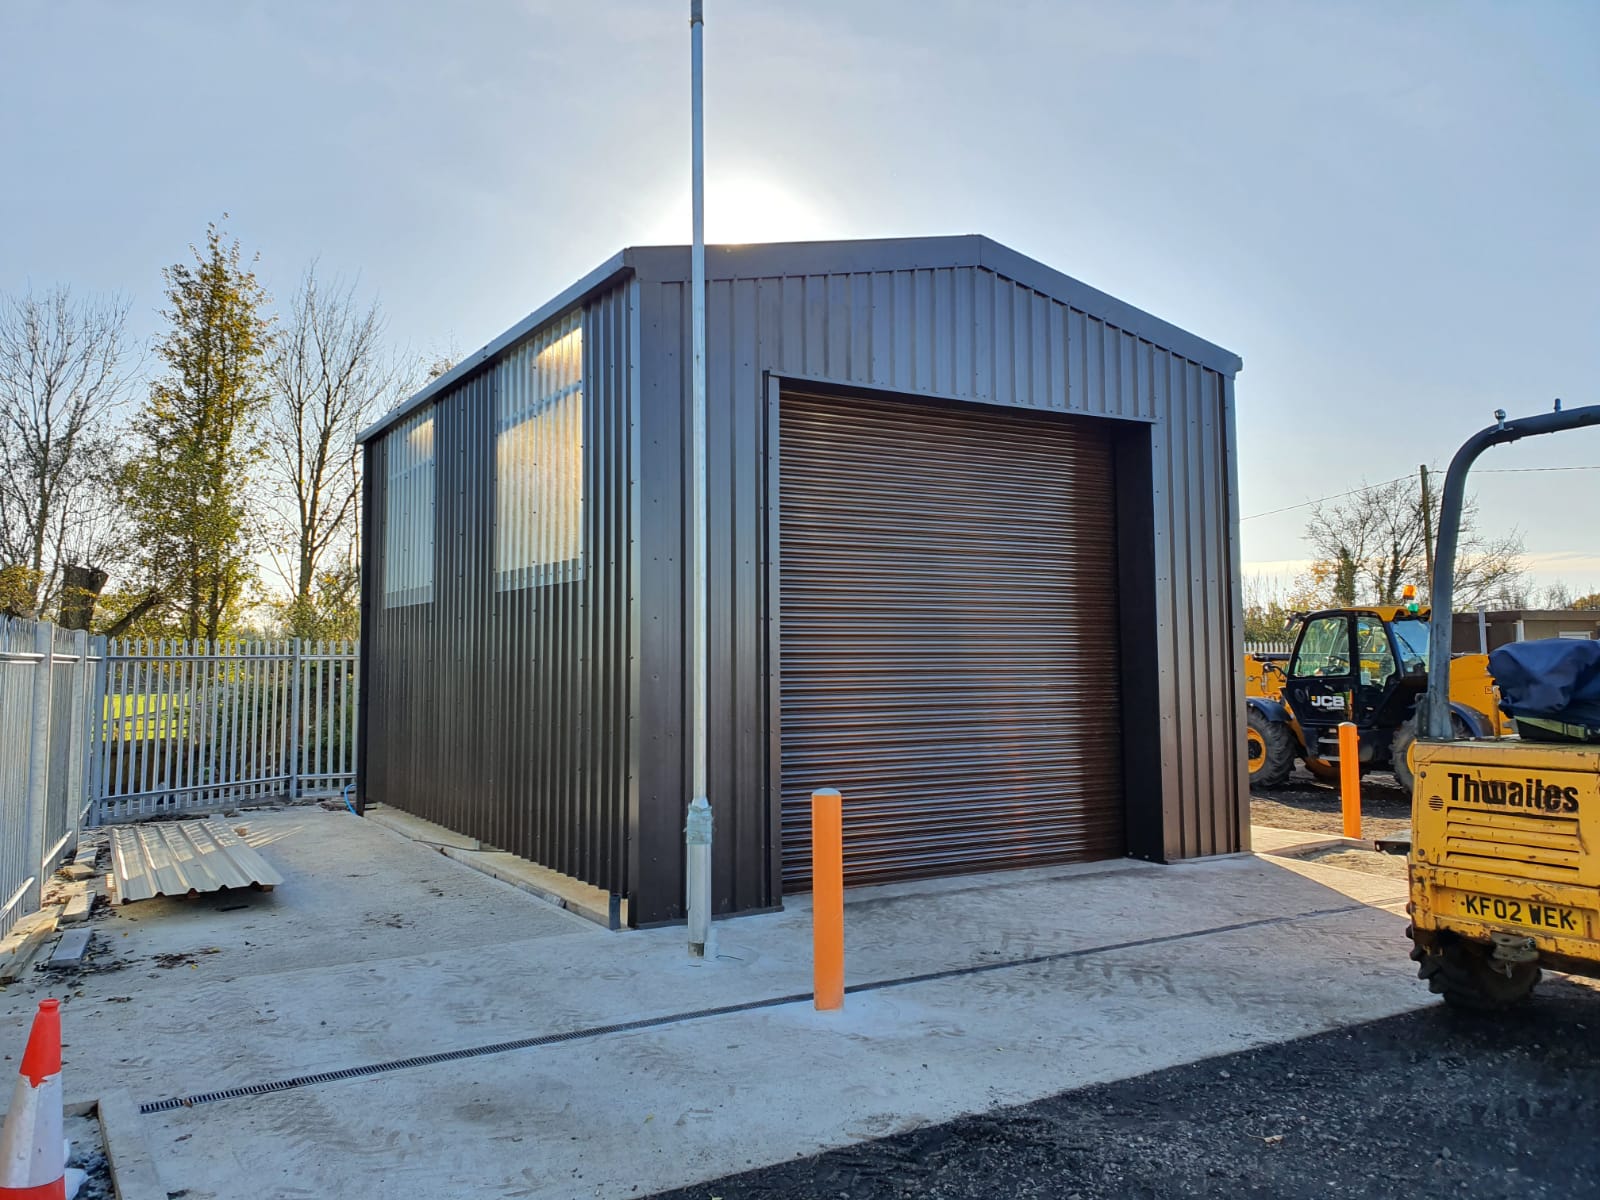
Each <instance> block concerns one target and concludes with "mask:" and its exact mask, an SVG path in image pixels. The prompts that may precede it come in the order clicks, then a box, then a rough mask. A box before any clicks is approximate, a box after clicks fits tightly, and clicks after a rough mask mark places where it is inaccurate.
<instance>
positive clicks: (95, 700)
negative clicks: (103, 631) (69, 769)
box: [83, 637, 111, 829]
mask: <svg viewBox="0 0 1600 1200" xmlns="http://www.w3.org/2000/svg"><path fill="white" fill-rule="evenodd" d="M88 653H89V654H91V655H93V656H94V657H95V659H96V662H95V664H94V674H93V675H92V676H91V677H90V683H89V700H88V703H87V704H86V705H85V706H84V713H83V721H84V727H85V728H86V729H88V731H89V737H88V743H87V745H88V751H89V765H88V767H87V770H88V772H89V782H88V786H89V828H91V829H94V828H97V827H98V826H99V824H100V805H101V804H102V803H104V801H105V793H106V763H105V741H106V682H107V673H108V672H109V670H110V664H108V663H107V662H106V657H107V656H108V655H109V654H110V653H111V646H110V643H109V642H108V641H107V639H106V638H104V637H95V638H89V639H88Z"/></svg>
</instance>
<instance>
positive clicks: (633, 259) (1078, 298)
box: [358, 234, 1244, 442]
mask: <svg viewBox="0 0 1600 1200" xmlns="http://www.w3.org/2000/svg"><path fill="white" fill-rule="evenodd" d="M950 267H977V268H981V269H983V270H988V271H992V272H993V273H994V274H996V275H998V276H1001V277H1003V278H1005V279H1010V280H1013V281H1014V282H1016V283H1019V284H1022V285H1023V286H1024V287H1028V288H1031V289H1032V290H1034V291H1036V292H1038V293H1040V294H1041V295H1044V296H1049V297H1050V298H1051V299H1054V300H1058V301H1060V302H1061V303H1062V304H1066V305H1068V306H1070V307H1072V308H1075V309H1078V310H1080V311H1081V312H1085V313H1087V314H1089V315H1090V316H1093V317H1097V318H1099V319H1100V320H1102V321H1105V322H1106V323H1107V324H1109V325H1113V326H1115V327H1117V328H1118V329H1122V330H1125V331H1126V332H1128V333H1131V334H1133V335H1134V336H1136V337H1140V338H1143V339H1145V340H1146V341H1149V342H1152V343H1154V344H1155V345H1157V346H1160V347H1161V348H1162V349H1164V350H1170V351H1172V352H1173V353H1175V354H1179V355H1182V356H1183V357H1184V358H1187V359H1190V360H1191V361H1193V362H1196V363H1199V364H1200V365H1201V366H1203V367H1208V368H1210V369H1211V370H1213V371H1217V372H1219V373H1220V374H1223V375H1228V376H1233V375H1236V374H1237V373H1238V372H1239V371H1240V370H1242V369H1243V366H1244V363H1243V361H1242V360H1241V359H1240V358H1239V356H1238V355H1237V354H1234V353H1233V352H1232V351H1230V350H1224V349H1223V348H1222V347H1221V346H1218V345H1216V344H1215V343H1212V342H1208V341H1206V340H1205V339H1204V338H1201V337H1198V336H1196V335H1195V334H1192V333H1189V332H1188V331H1187V330H1184V329H1180V328H1179V327H1178V326H1176V325H1174V324H1172V323H1171V322H1169V321H1163V320H1162V319H1161V318H1160V317H1157V316H1153V315H1152V314H1150V313H1147V312H1145V311H1144V310H1143V309H1140V308H1135V307H1134V306H1133V305H1131V304H1129V303H1127V302H1126V301H1123V300H1118V299H1117V298H1116V297H1115V296H1112V295H1110V294H1108V293H1106V292H1102V291H1100V290H1099V289H1098V288H1093V287H1090V286H1089V285H1088V284H1086V283H1082V282H1080V281H1079V280H1076V279H1074V278H1072V277H1071V276H1070V275H1065V274H1063V273H1062V272H1060V271H1057V270H1055V269H1054V268H1053V267H1047V266H1045V265H1044V264H1043V263H1041V262H1039V261H1038V260H1037V259H1033V258H1029V257H1028V256H1027V255H1025V254H1021V253H1018V252H1017V251H1015V250H1013V249H1011V248H1010V247H1009V246H1003V245H1001V244H1000V243H999V242H997V241H995V240H994V239H993V238H989V237H985V236H983V235H982V234H962V235H957V236H952V237H920V238H872V239H863V240H849V241H830V242H760V243H754V244H751V245H742V246H707V247H706V278H707V280H716V279H748V278H752V277H758V276H759V277H769V276H783V275H826V274H836V273H843V272H868V271H908V270H916V269H928V268H950ZM630 277H636V278H639V279H642V280H645V281H648V282H659V283H664V282H673V281H679V280H686V279H688V278H689V247H688V246H631V247H629V248H627V249H625V250H622V251H620V252H619V253H617V254H614V255H612V256H611V257H610V258H609V259H607V260H606V261H605V262H603V263H601V264H600V265H599V266H598V267H596V268H595V269H594V270H593V271H590V272H589V273H588V274H587V275H585V276H584V277H583V278H582V279H580V280H578V281H577V282H576V283H574V284H573V285H572V286H571V287H569V288H567V289H565V290H564V291H562V292H561V293H560V294H559V295H557V296H555V297H552V298H551V299H550V300H549V301H547V302H546V303H544V304H542V305H540V306H539V307H538V308H536V309H534V310H533V312H531V313H529V314H528V315H527V316H526V317H524V318H523V319H522V320H520V321H518V322H517V323H516V324H515V325H513V326H512V327H511V328H510V329H507V330H506V331H505V332H504V333H502V334H501V335H500V336H499V337H496V338H495V339H493V340H492V341H490V342H489V343H488V344H487V345H485V346H483V347H482V348H481V349H479V350H476V351H474V352H473V353H472V354H469V355H467V356H466V357H464V358H463V359H462V360H461V361H460V362H458V363H457V364H456V365H455V366H453V367H452V368H450V370H448V371H446V372H445V373H444V374H443V375H441V376H439V377H438V378H437V379H434V380H431V381H430V382H429V383H428V384H427V386H426V387H424V388H422V389H421V390H420V391H418V392H416V393H415V394H414V395H412V396H411V397H409V398H408V399H407V400H405V401H404V402H403V403H401V404H399V405H397V406H396V407H394V408H393V409H391V410H389V412H387V413H385V414H384V415H383V416H382V417H380V418H379V419H378V420H377V421H375V422H373V423H372V424H371V425H369V426H368V427H367V428H366V429H363V430H362V431H361V433H360V434H359V435H358V438H359V440H360V441H362V442H366V441H369V440H370V439H372V438H374V437H376V436H377V435H378V434H380V433H382V432H383V431H384V430H385V429H387V428H389V426H391V425H393V424H394V423H395V422H397V421H399V420H400V419H401V418H403V417H405V416H406V415H407V414H409V413H411V412H412V411H414V410H415V409H417V408H419V407H421V406H422V405H424V404H426V403H427V402H428V401H429V400H430V399H432V398H433V397H434V396H436V395H437V394H438V393H440V392H442V391H445V390H446V389H448V388H450V387H452V386H453V385H454V384H456V383H457V382H458V381H460V380H461V379H463V378H464V377H465V376H467V375H468V374H470V373H471V372H473V371H475V370H477V369H478V368H479V367H481V366H483V365H484V364H485V363H487V362H492V361H493V360H494V359H496V358H497V357H499V355H500V354H501V352H502V351H504V350H506V349H508V348H509V347H511V346H512V345H515V344H516V343H517V342H519V341H521V340H522V339H523V338H524V337H526V336H527V335H528V334H530V333H532V332H533V331H534V330H536V329H538V328H539V327H540V326H541V325H543V324H545V323H546V322H548V321H550V320H552V319H554V318H555V317H558V316H560V315H561V314H562V313H564V312H566V311H567V310H568V309H570V308H572V307H573V306H575V305H578V304H581V303H583V302H584V301H585V300H587V299H588V298H589V297H590V296H592V295H595V294H596V293H598V292H602V291H605V290H607V289H608V288H610V287H613V286H615V284H616V283H617V282H619V281H620V280H622V279H626V278H630Z"/></svg>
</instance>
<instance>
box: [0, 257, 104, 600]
mask: <svg viewBox="0 0 1600 1200" xmlns="http://www.w3.org/2000/svg"><path fill="white" fill-rule="evenodd" d="M127 314H128V305H127V302H126V301H124V300H121V299H119V298H107V299H96V298H90V299H85V300H79V299H75V298H74V297H73V295H72V293H71V291H70V289H68V288H66V287H57V288H54V289H52V290H51V291H49V292H47V293H45V294H44V295H43V296H35V295H34V294H33V293H31V292H29V293H27V294H24V295H22V296H19V297H12V296H0V577H3V580H4V595H0V606H3V607H4V608H5V609H6V610H7V611H10V612H12V613H15V614H18V615H26V616H37V615H39V614H40V613H41V612H42V611H44V610H45V609H46V608H47V607H48V606H49V605H51V604H52V603H54V602H56V601H57V600H58V599H60V598H61V592H62V572H63V568H66V567H72V566H80V567H84V568H87V569H89V570H90V571H91V572H92V573H91V574H90V575H79V576H78V577H77V579H78V582H77V584H76V586H77V587H78V588H79V589H80V590H81V589H82V587H84V586H85V584H86V582H87V581H88V580H91V579H96V578H98V580H99V584H100V586H103V584H104V577H103V575H102V574H101V573H100V572H99V570H98V569H99V568H101V567H103V566H104V565H105V561H106V559H107V558H108V557H109V556H110V555H111V554H112V553H113V550H114V547H115V546H116V544H117V542H118V540H119V539H118V535H117V532H116V530H117V522H116V520H115V518H114V512H115V508H114V505H115V487H114V480H115V476H116V470H117V466H116V455H115V442H114V439H113V437H112V433H111V428H110V426H111V420H112V415H113V409H114V408H115V406H116V404H117V402H118V400H119V399H120V398H121V396H122V394H123V391H124V389H125V388H126V386H127V383H128V373H127V357H128V354H127V345H126V333H125V330H126V323H127ZM75 599H76V600H80V601H81V597H76V598H75ZM90 611H92V598H91V603H90Z"/></svg>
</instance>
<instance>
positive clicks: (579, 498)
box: [364, 288, 633, 893]
mask: <svg viewBox="0 0 1600 1200" xmlns="http://www.w3.org/2000/svg"><path fill="white" fill-rule="evenodd" d="M630 320H631V316H630V312H629V304H628V291H627V289H626V288H620V289H617V290H615V291H613V292H609V293H605V294H602V295H601V296H599V297H597V298H596V299H594V300H592V301H590V302H589V303H588V304H587V305H586V306H585V307H584V308H581V309H573V310H570V311H569V312H567V313H564V314H562V315H561V316H559V317H557V318H555V319H554V320H552V321H550V322H548V323H547V324H546V325H544V326H542V327H541V328H539V329H537V330H534V331H532V332H530V333H529V334H528V336H527V337H526V338H524V339H523V340H522V341H521V342H519V343H517V344H515V345H512V346H509V347H507V348H506V349H505V350H504V351H502V352H501V353H500V355H499V356H498V358H497V360H496V361H495V362H493V363H492V364H489V365H488V366H486V368H485V369H483V370H480V371H477V372H475V373H474V374H472V375H469V376H467V377H466V378H464V379H463V380H461V381H460V382H459V383H457V384H456V385H455V386H453V387H452V388H450V389H449V390H447V391H445V392H443V393H441V394H440V395H439V396H438V397H437V398H436V399H435V402H434V403H433V404H432V405H431V406H429V407H428V408H425V409H422V410H419V411H418V412H417V413H416V414H413V415H412V416H410V417H408V418H407V420H406V421H405V422H403V423H401V424H398V425H396V426H395V427H394V428H392V429H390V430H388V431H386V432H385V433H384V434H383V435H382V436H381V438H380V439H379V442H378V445H377V446H376V453H375V454H374V468H375V471H374V473H375V474H376V475H378V476H380V478H379V479H376V480H374V481H372V482H373V484H374V486H375V493H374V504H373V522H374V523H375V524H376V525H378V526H380V527H381V528H377V529H374V530H372V531H370V532H369V534H368V537H367V544H368V546H369V547H370V548H372V549H373V550H375V551H376V552H378V553H380V554H382V555H383V556H384V557H385V561H384V562H382V563H379V564H377V565H376V567H375V570H374V572H373V575H374V577H375V578H378V579H385V580H387V579H389V578H391V577H392V576H393V574H394V573H395V572H398V573H399V576H400V578H401V579H403V580H404V581H405V582H406V583H407V585H408V590H407V591H406V592H405V593H404V594H403V595H401V596H386V597H384V598H380V599H379V601H378V602H377V603H375V604H374V605H373V608H372V613H371V617H372V626H373V628H372V630H371V637H370V639H369V642H368V653H369V654H370V655H371V660H370V663H369V666H368V669H369V671H370V679H369V684H370V688H371V693H372V694H371V696H369V697H367V698H365V700H364V702H365V703H366V704H367V705H368V708H367V716H366V721H367V731H368V733H367V736H368V740H369V750H368V759H367V762H368V766H367V774H368V781H369V786H368V788H367V796H368V798H369V799H370V800H371V801H374V802H379V803H386V804H392V805H394V806H396V807H398V808H403V809H406V810H407V811H410V812H414V813H416V814H418V815H419V816H423V817H426V818H427V819H429V820H432V821H436V822H438V823H440V824H443V825H446V826H449V827H450V828H453V829H457V830H460V831H462V832H464V833H467V834H469V835H471V836H474V837H477V838H480V839H482V840H483V841H484V842H486V843H487V844H490V845H497V846H500V847H501V848H503V849H506V850H510V851H512V852H513V853H516V854H520V855H522V856H524V857H527V858H529V859H532V860H533V861H535V862H538V863H541V864H543V865H545V866H548V867H550V868H552V869H554V870H557V871H561V872H564V873H567V874H570V875H573V876H575V877H577V878H579V879H582V880H584V881H585V882H588V883H592V884H595V885H597V886H600V887H603V888H606V889H607V890H609V891H612V892H614V893H625V892H626V891H627V878H626V862H625V855H624V853H623V849H624V847H623V845H622V842H621V838H620V837H619V835H618V832H617V831H619V830H620V829H621V828H622V826H623V823H624V820H625V805H626V802H627V797H626V782H627V762H628V758H629V754H630V746H629V740H628V739H629V737H630V736H632V730H630V729H628V728H626V725H627V722H626V718H625V716H624V717H623V718H622V719H621V720H620V721H619V720H617V719H616V717H615V712H616V711H617V710H618V709H620V711H621V712H622V713H623V714H626V712H627V711H628V709H627V706H628V703H629V700H628V692H627V682H628V680H629V678H630V671H631V662H630V658H631V654H630V648H629V647H630V641H629V632H630V630H631V628H632V626H631V621H630V614H629V612H628V604H629V603H630V601H631V596H632V591H633V589H632V587H631V584H630V582H629V576H628V572H629V569H630V565H631V561H632V560H631V557H630V554H629V543H630V538H631V535H632V534H631V528H630V524H629V521H628V514H629V513H630V511H631V510H630V507H629V505H628V503H627V502H626V497H625V493H624V494H619V495H613V494H612V493H613V492H615V491H617V489H620V488H625V487H626V486H627V482H628V474H627V467H626V462H627V456H628V444H627V442H626V440H623V439H618V438H615V437H607V438H604V439H600V438H597V437H596V436H595V430H597V429H602V428H612V427H617V426H620V427H621V428H623V429H627V428H628V427H629V426H630V423H631V413H630V410H629V407H628V405H629V397H630V394H631V393H630V390H629V389H628V388H627V387H626V386H625V385H624V384H623V383H621V382H620V381H621V380H623V379H625V378H626V372H627V371H628V370H629V369H630V364H629V363H628V362H627V360H626V359H624V358H622V357H621V356H620V353H619V351H618V350H617V349H616V347H618V345H619V343H621V344H626V341H627V329H628V324H629V322H630ZM591 340H597V341H598V343H599V345H600V346H601V347H605V348H607V352H606V353H598V352H596V351H595V350H594V349H593V348H592V347H591V346H590V344H589V343H590V341H591ZM423 423H426V425H427V428H429V429H430V430H432V431H433V432H432V433H431V435H430V436H431V437H432V439H433V441H434V442H436V446H433V445H430V449H432V450H433V451H434V453H433V454H432V456H431V457H430V460H429V461H430V463H431V465H432V468H433V471H434V472H435V473H436V481H435V484H434V487H433V490H432V491H431V492H430V493H428V494H426V495H425V496H423V499H424V500H426V501H427V504H428V506H429V507H430V510H431V509H433V508H436V511H431V514H429V515H431V517H432V520H431V523H430V525H429V528H428V530H427V531H426V533H424V531H422V530H420V529H419V528H417V526H416V520H417V514H418V510H419V509H421V508H422V507H423V506H422V503H421V501H419V500H418V499H417V498H416V496H415V495H414V494H413V493H415V492H417V491H418V490H420V485H410V490H409V491H405V490H404V489H406V488H407V486H408V477H407V475H406V472H407V471H408V470H412V469H414V461H413V460H414V459H415V458H416V457H417V455H416V451H415V448H414V447H409V446H407V445H406V444H405V443H404V441H403V439H404V437H405V436H406V433H407V431H408V430H414V429H415V428H417V427H420V426H421V425H422V424H423ZM395 459H398V461H391V460H395ZM602 487H603V488H606V489H608V491H607V492H606V494H605V495H603V496H602V495H600V494H598V493H597V490H596V489H598V488H602ZM397 489H401V490H402V494H398V495H397V494H396V492H397ZM435 532H436V533H437V540H436V544H435V541H434V540H433V536H432V535H433V534H434V533H435ZM419 547H426V548H427V550H428V552H429V553H430V555H431V559H430V562H429V563H428V564H427V566H426V568H425V569H424V568H423V567H421V566H419V565H418V564H416V563H415V562H414V561H413V560H412V557H408V556H407V553H406V552H407V551H408V550H415V549H416V548H419ZM394 555H400V556H401V557H402V560H403V562H402V565H401V566H398V567H396V568H395V569H394V571H391V570H390V569H389V567H388V565H387V560H388V558H389V557H390V556H394ZM413 557H414V556H413ZM435 571H436V573H437V579H436V580H435V579H434V574H433V573H434V572H435ZM423 576H425V577H426V578H427V580H428V582H429V585H430V587H429V590H428V593H427V595H426V596H425V597H417V598H415V599H413V597H414V596H417V593H416V592H415V591H413V590H409V589H414V588H417V587H418V586H419V584H418V583H417V582H416V581H417V579H418V578H419V577H423ZM386 590H389V589H386ZM385 600H388V602H387V603H385V602H384V601H385ZM407 600H409V601H410V602H409V603H404V602H401V601H407ZM597 644H598V647H597ZM602 649H603V651H604V652H603V653H602V652H600V650H602ZM608 704H609V705H610V706H611V708H610V709H609V710H607V709H606V708H605V706H606V705H608ZM608 720H610V721H616V723H617V724H619V725H621V726H623V728H622V729H620V730H619V731H618V734H619V735H618V736H613V737H602V736H598V730H599V729H600V728H603V727H604V725H605V723H606V722H607V721H608Z"/></svg>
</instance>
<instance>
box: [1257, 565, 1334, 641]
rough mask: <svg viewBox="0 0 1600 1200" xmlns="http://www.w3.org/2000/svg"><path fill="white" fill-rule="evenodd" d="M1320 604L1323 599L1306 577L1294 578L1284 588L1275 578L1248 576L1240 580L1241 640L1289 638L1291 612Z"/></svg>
mask: <svg viewBox="0 0 1600 1200" xmlns="http://www.w3.org/2000/svg"><path fill="white" fill-rule="evenodd" d="M1321 607H1323V600H1322V598H1321V597H1320V596H1319V595H1318V594H1317V589H1316V584H1315V581H1314V580H1312V579H1311V578H1310V577H1306V578H1301V579H1297V580H1296V581H1295V582H1294V583H1293V584H1292V585H1291V586H1289V587H1287V588H1286V587H1284V586H1283V584H1282V583H1281V582H1279V581H1278V580H1276V579H1268V578H1263V577H1262V576H1259V575H1253V576H1249V577H1247V578H1246V579H1245V581H1244V640H1245V641H1246V642H1250V643H1255V644H1260V643H1263V642H1267V643H1271V642H1287V641H1292V640H1293V638H1294V630H1293V628H1292V627H1291V626H1292V620H1293V617H1294V615H1295V614H1296V613H1301V612H1309V611H1310V610H1312V609H1316V608H1321Z"/></svg>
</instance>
